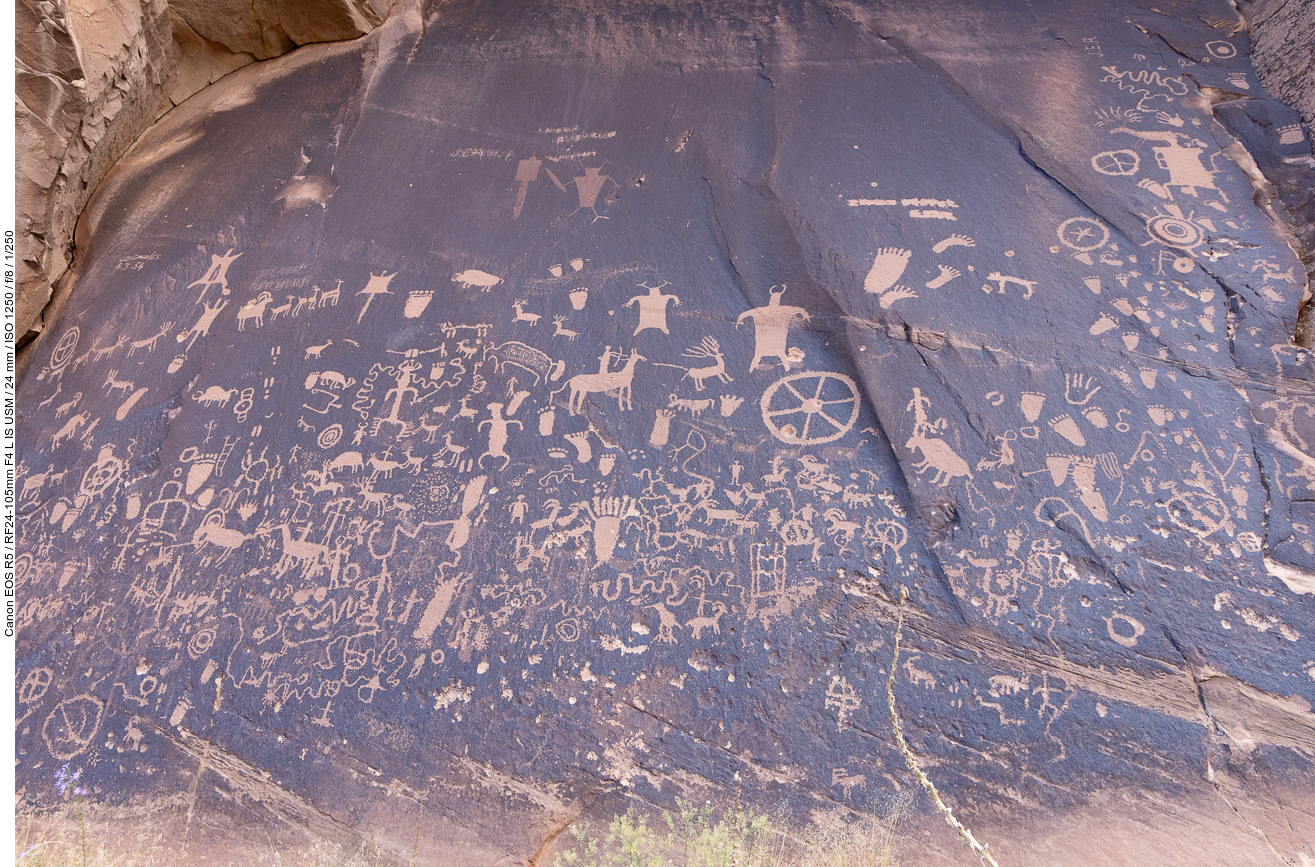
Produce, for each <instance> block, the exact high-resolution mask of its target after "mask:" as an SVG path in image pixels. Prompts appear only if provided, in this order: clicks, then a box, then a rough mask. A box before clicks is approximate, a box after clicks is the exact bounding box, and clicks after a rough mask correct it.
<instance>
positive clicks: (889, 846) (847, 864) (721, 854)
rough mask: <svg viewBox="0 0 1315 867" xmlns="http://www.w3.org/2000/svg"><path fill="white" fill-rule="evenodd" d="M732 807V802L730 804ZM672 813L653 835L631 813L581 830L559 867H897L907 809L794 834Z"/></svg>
mask: <svg viewBox="0 0 1315 867" xmlns="http://www.w3.org/2000/svg"><path fill="white" fill-rule="evenodd" d="M736 800H737V802H738V798H737V799H736ZM676 803H677V805H678V810H677V812H675V813H668V812H664V813H663V814H662V818H663V821H664V822H665V824H666V826H667V828H666V833H665V834H659V833H658V832H657V831H655V830H654V829H652V828H650V827H649V826H648V823H647V820H646V819H645V817H643V816H640V815H638V814H637V813H636V812H635V811H634V810H631V811H629V812H627V813H626V814H625V815H624V816H618V817H616V818H614V819H613V820H612V821H611V823H609V825H608V827H607V830H606V831H605V832H604V833H603V834H602V836H601V837H593V836H591V835H590V834H589V828H588V827H587V826H585V825H582V826H579V827H576V828H572V829H571V836H572V844H571V845H570V846H568V847H567V848H566V849H565V850H563V851H562V852H561V853H560V854H559V855H558V856H557V860H556V862H555V863H556V864H557V865H558V867H665V865H674V867H898V865H899V859H898V857H897V853H896V844H897V833H896V832H897V828H898V826H899V822H900V820H901V818H902V817H903V816H904V815H905V814H906V812H907V810H908V807H909V803H910V802H909V799H908V798H907V796H904V795H900V796H897V797H896V798H895V799H893V800H892V801H891V802H890V803H889V804H887V806H886V808H885V809H884V810H883V811H882V812H881V814H880V815H875V816H859V817H858V818H857V819H855V818H854V814H853V813H852V812H851V811H849V810H846V809H843V808H838V809H836V810H834V811H832V812H830V813H827V814H825V815H824V816H822V817H821V818H819V819H817V820H816V821H815V822H814V824H813V825H811V826H810V827H808V828H806V829H804V830H803V831H801V832H798V831H793V830H791V829H789V827H788V826H787V825H786V824H785V823H784V822H783V821H781V820H780V819H779V818H775V819H774V818H773V817H771V816H768V815H765V814H760V813H753V812H751V811H746V812H743V813H742V812H741V811H740V810H739V809H738V806H732V807H730V808H728V809H726V810H725V811H723V812H721V813H720V814H718V813H716V812H715V811H714V809H713V807H712V805H711V803H709V802H705V803H704V804H702V805H693V804H689V803H686V802H684V801H681V800H679V799H677V802H676Z"/></svg>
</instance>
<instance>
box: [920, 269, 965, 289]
mask: <svg viewBox="0 0 1315 867" xmlns="http://www.w3.org/2000/svg"><path fill="white" fill-rule="evenodd" d="M936 267H937V268H940V269H941V273H940V274H938V275H937V276H936V277H934V278H932V279H931V280H929V281H927V283H926V286H927V288H928V289H939V288H941V287H942V286H944V285H945V284H946V283H949V282H950V281H951V280H953V279H954V278H955V277H961V276H963V272H962V271H960V270H958V269H957V268H950V267H949V266H946V265H937V266H936Z"/></svg>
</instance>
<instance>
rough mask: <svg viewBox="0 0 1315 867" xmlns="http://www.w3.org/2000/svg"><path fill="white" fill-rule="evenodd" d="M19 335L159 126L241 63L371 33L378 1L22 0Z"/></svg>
mask: <svg viewBox="0 0 1315 867" xmlns="http://www.w3.org/2000/svg"><path fill="white" fill-rule="evenodd" d="M15 11H16V16H17V21H16V27H17V29H16V39H17V42H16V44H17V60H18V71H17V81H16V91H17V110H18V120H17V130H16V136H17V140H18V143H19V146H18V162H17V199H18V215H17V216H18V223H19V233H18V238H19V265H18V283H19V286H18V304H19V309H18V315H17V319H18V322H17V327H18V333H19V334H20V335H22V334H24V333H27V332H33V331H39V330H40V329H41V321H40V318H41V311H42V309H43V308H44V307H45V306H46V303H47V302H48V301H49V299H50V296H51V292H52V286H53V285H54V284H55V283H56V282H57V281H58V280H59V279H60V277H62V276H63V274H64V272H65V271H66V270H67V268H68V266H69V263H70V262H71V261H72V257H73V232H74V227H75V224H76V222H77V219H78V216H79V215H80V214H81V213H82V209H83V208H84V207H85V206H86V204H87V199H88V198H89V197H90V195H91V192H92V191H93V190H94V189H95V187H96V185H97V184H98V183H99V182H100V180H101V178H103V177H104V176H105V172H106V171H108V169H109V167H110V165H111V164H113V162H114V161H115V160H116V159H118V158H119V157H120V156H121V155H122V154H123V152H124V151H125V150H126V149H127V148H128V146H129V145H130V144H132V142H133V141H134V140H135V139H136V138H137V136H138V135H140V134H141V132H142V130H144V129H145V128H146V127H147V125H148V124H150V123H151V122H152V121H153V120H155V119H156V118H158V117H159V116H160V115H161V114H162V113H164V112H165V111H167V110H168V109H169V108H172V107H173V106H174V105H176V104H178V103H180V102H182V101H183V100H185V99H187V98H188V97H189V96H191V95H192V94H193V93H196V92H197V91H198V90H200V89H201V88H203V87H205V86H206V85H208V84H210V83H212V82H214V81H217V80H218V79H219V78H221V77H222V76H224V75H227V74H228V73H229V72H232V71H233V70H234V69H237V68H240V67H242V66H245V65H246V64H248V63H251V62H253V61H255V60H264V59H267V58H270V57H277V56H278V55H280V54H283V53H284V52H286V51H288V50H290V49H292V48H294V47H296V46H298V45H306V44H308V43H312V42H328V41H333V40H340V39H353V38H355V37H357V36H360V35H362V34H364V33H368V32H369V31H370V30H371V29H372V28H373V27H374V26H376V25H377V24H378V23H379V21H380V20H381V13H386V12H387V9H386V7H381V8H380V9H379V10H376V8H375V7H374V6H372V5H370V3H369V2H368V0H339V2H322V0H314V2H309V0H301V2H298V0H283V2H268V3H260V2H258V3H251V2H242V3H229V4H222V3H220V4H216V3H197V2H188V0H176V2H173V3H169V2H167V0H108V2H104V0H63V2H51V0H20V2H19V3H18V4H17V8H16V10H15Z"/></svg>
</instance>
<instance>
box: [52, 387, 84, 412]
mask: <svg viewBox="0 0 1315 867" xmlns="http://www.w3.org/2000/svg"><path fill="white" fill-rule="evenodd" d="M81 400H82V392H80V391H79V392H78V393H77V394H75V395H73V399H72V400H70V401H69V402H67V403H61V404H60V405H59V406H57V407H55V418H63V417H64V416H66V415H68V414H69V413H71V412H72V411H73V410H74V408H76V407H77V405H78V402H79V401H81Z"/></svg>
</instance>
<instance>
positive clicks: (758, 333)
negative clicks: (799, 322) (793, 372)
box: [735, 284, 811, 371]
mask: <svg viewBox="0 0 1315 867" xmlns="http://www.w3.org/2000/svg"><path fill="white" fill-rule="evenodd" d="M785 290H786V287H785V285H784V284H782V285H781V291H779V292H777V291H776V287H775V286H773V287H772V288H771V289H769V290H768V292H769V294H770V296H771V298H770V300H769V301H768V302H767V303H766V304H765V305H764V306H762V307H754V308H753V309H751V310H746V311H744V312H743V313H741V314H740V315H739V317H738V318H737V319H736V320H735V326H736V327H737V328H738V327H739V325H740V323H741V322H743V321H744V320H745V319H746V318H748V319H752V320H753V325H754V345H753V361H751V362H749V370H750V371H752V370H756V369H757V367H758V362H759V361H761V360H762V359H764V358H769V357H775V358H777V359H779V360H780V362H781V364H782V366H784V367H785V369H786V370H789V369H790V365H791V364H801V363H802V362H803V352H802V351H801V350H798V349H788V348H787V347H786V340H787V337H788V336H789V331H790V323H791V322H792V321H794V319H795V317H799V318H801V319H803V321H805V322H807V321H808V320H809V319H810V318H811V317H810V316H809V314H808V311H807V310H805V309H804V308H802V307H791V306H789V305H785V304H782V303H781V296H782V295H784V294H785Z"/></svg>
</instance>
